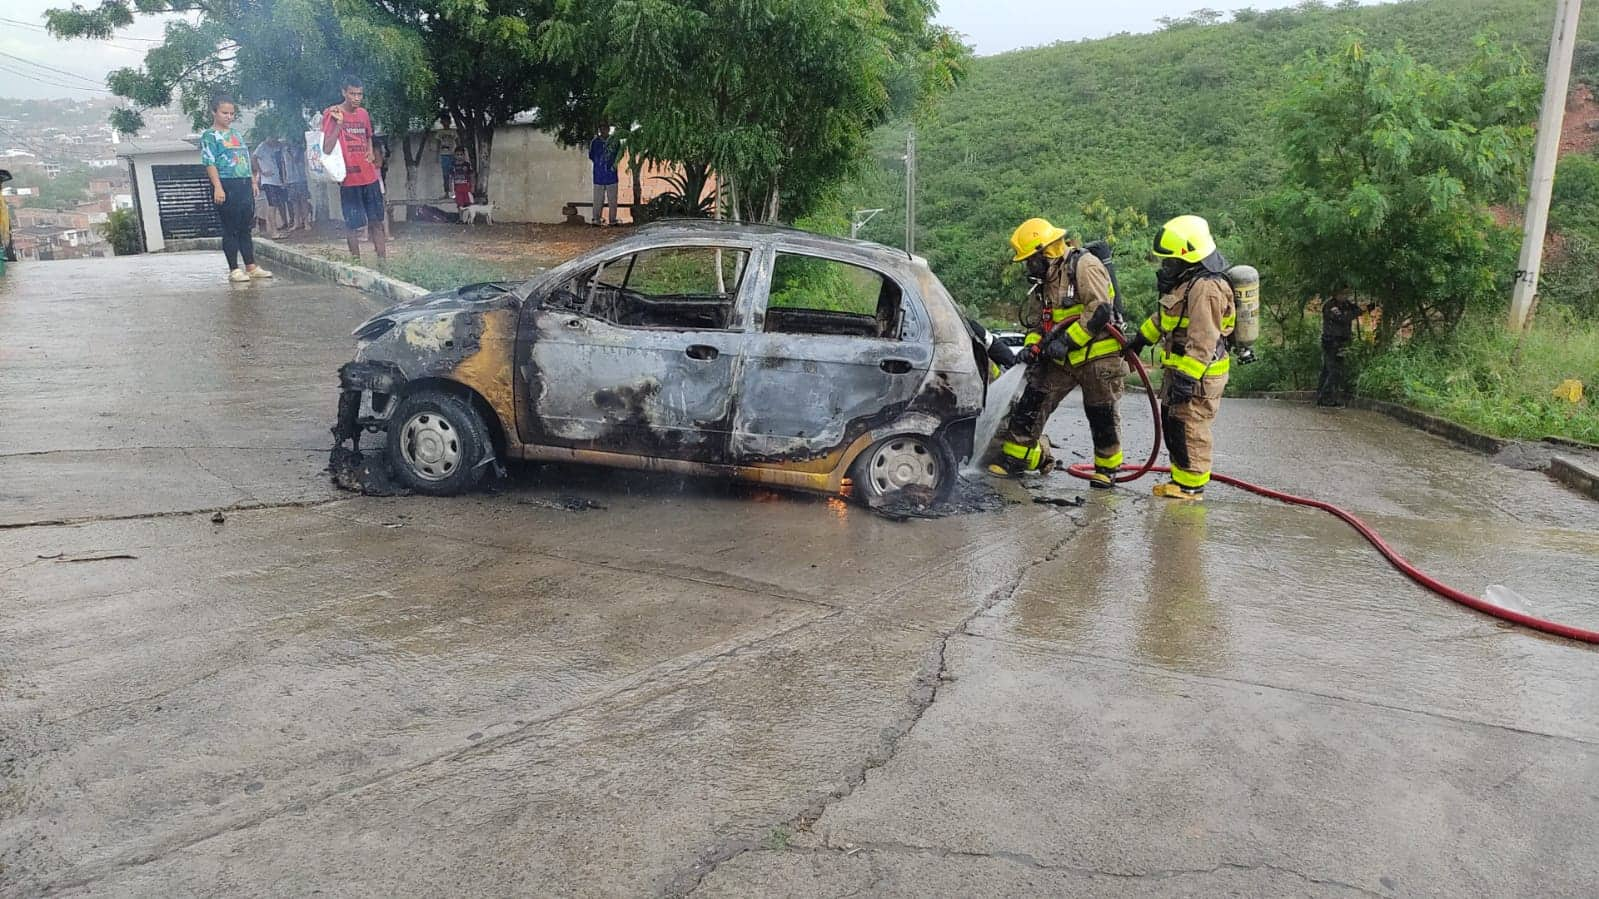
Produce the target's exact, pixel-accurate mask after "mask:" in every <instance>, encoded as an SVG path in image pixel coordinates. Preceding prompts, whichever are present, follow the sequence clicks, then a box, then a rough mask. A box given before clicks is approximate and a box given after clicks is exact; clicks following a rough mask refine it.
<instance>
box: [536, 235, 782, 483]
mask: <svg viewBox="0 0 1599 899" xmlns="http://www.w3.org/2000/svg"><path fill="white" fill-rule="evenodd" d="M750 250H751V247H750V246H749V245H738V244H694V245H676V244H673V245H666V246H656V247H646V248H643V249H630V250H628V251H626V252H620V251H619V252H617V253H616V254H614V255H611V256H608V257H605V258H603V259H602V260H600V261H599V262H598V263H597V264H596V265H594V266H592V267H590V266H582V267H580V268H579V269H578V270H577V271H576V272H574V273H573V274H572V275H570V276H569V277H565V278H562V279H561V280H560V281H558V282H557V283H556V284H554V285H552V286H550V287H548V288H547V289H546V292H545V294H544V296H542V297H537V298H535V299H536V300H537V302H535V303H533V304H532V308H531V310H530V312H529V313H528V316H529V320H528V322H527V325H526V326H525V327H524V328H523V339H521V340H519V341H518V349H517V352H518V356H519V364H520V366H521V368H522V370H521V371H520V372H519V381H521V382H522V384H523V385H524V394H525V399H524V400H523V402H522V403H521V406H522V409H521V412H522V414H521V415H519V420H518V427H519V429H520V430H521V431H522V438H523V440H524V441H526V442H528V443H532V444H535V445H544V446H558V447H573V448H578V449H588V450H600V451H605V452H615V453H627V454H632V455H640V456H651V457H658V458H666V459H681V460H686V461H692V462H726V461H727V451H728V440H729V433H730V430H731V427H732V420H733V409H734V403H733V384H734V377H735V372H736V371H737V368H738V364H739V358H740V356H741V354H742V352H743V348H744V342H745V340H746V338H747V335H746V334H745V322H746V321H747V319H748V303H747V302H745V301H744V300H743V299H742V298H743V296H744V291H745V286H744V282H745V281H746V280H747V278H746V277H745V276H746V273H747V270H748V268H749V266H748V262H749V258H750Z"/></svg>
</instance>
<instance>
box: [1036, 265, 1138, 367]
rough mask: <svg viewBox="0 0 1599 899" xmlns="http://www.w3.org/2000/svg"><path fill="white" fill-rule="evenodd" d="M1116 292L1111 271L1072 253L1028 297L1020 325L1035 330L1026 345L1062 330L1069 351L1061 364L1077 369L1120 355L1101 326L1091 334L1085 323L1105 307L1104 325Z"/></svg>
mask: <svg viewBox="0 0 1599 899" xmlns="http://www.w3.org/2000/svg"><path fill="white" fill-rule="evenodd" d="M1115 301H1116V289H1115V288H1114V287H1113V286H1112V285H1111V280H1110V270H1109V269H1107V268H1105V263H1103V262H1100V261H1099V258H1098V257H1096V256H1095V255H1094V254H1093V253H1089V252H1086V251H1084V250H1081V249H1073V250H1071V251H1070V252H1068V253H1067V254H1066V258H1065V260H1064V261H1063V262H1062V263H1061V264H1060V265H1058V266H1056V267H1055V269H1054V271H1052V272H1051V273H1050V276H1049V278H1048V279H1047V280H1045V281H1044V283H1043V284H1040V285H1039V286H1038V288H1037V289H1036V290H1034V291H1033V292H1032V293H1031V294H1029V295H1028V302H1029V304H1031V306H1030V308H1029V309H1028V310H1027V316H1026V317H1024V318H1023V324H1025V325H1027V326H1029V327H1032V324H1033V322H1040V323H1041V324H1040V325H1038V327H1037V329H1036V330H1033V331H1032V332H1031V333H1029V334H1028V335H1027V341H1026V342H1027V345H1028V346H1031V345H1032V344H1035V343H1038V342H1039V341H1040V340H1042V339H1043V336H1044V335H1043V332H1044V331H1051V332H1053V331H1056V330H1059V329H1064V336H1065V338H1066V340H1067V341H1068V343H1070V345H1071V349H1070V350H1069V351H1068V353H1067V355H1066V359H1065V361H1064V362H1061V361H1057V362H1056V364H1057V365H1061V364H1065V365H1070V366H1072V367H1073V368H1076V367H1077V366H1079V365H1082V364H1083V363H1085V362H1090V361H1092V360H1094V359H1103V358H1104V357H1106V356H1114V355H1116V354H1118V353H1120V352H1121V344H1119V343H1117V342H1116V338H1114V337H1111V336H1110V334H1109V332H1107V331H1106V330H1105V328H1104V327H1103V326H1101V327H1100V328H1098V329H1097V330H1094V331H1092V332H1091V331H1090V330H1089V328H1088V323H1089V321H1090V320H1091V319H1093V318H1094V315H1095V314H1096V313H1098V312H1099V310H1100V307H1105V309H1106V312H1105V313H1104V315H1105V316H1106V318H1105V319H1104V320H1105V321H1107V322H1108V321H1109V316H1110V314H1111V312H1113V311H1114V310H1115Z"/></svg>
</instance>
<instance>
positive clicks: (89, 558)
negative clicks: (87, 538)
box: [39, 553, 139, 562]
mask: <svg viewBox="0 0 1599 899" xmlns="http://www.w3.org/2000/svg"><path fill="white" fill-rule="evenodd" d="M39 558H40V559H48V560H51V561H55V562H109V561H111V560H113V559H137V558H139V557H138V556H136V555H134V554H132V553H103V554H99V555H75V556H69V555H67V554H66V553H56V554H55V555H53V556H39Z"/></svg>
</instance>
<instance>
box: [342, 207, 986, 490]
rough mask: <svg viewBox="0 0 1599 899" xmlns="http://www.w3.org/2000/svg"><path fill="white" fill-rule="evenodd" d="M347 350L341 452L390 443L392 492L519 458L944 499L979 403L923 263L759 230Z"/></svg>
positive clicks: (938, 287) (434, 298)
mask: <svg viewBox="0 0 1599 899" xmlns="http://www.w3.org/2000/svg"><path fill="white" fill-rule="evenodd" d="M353 336H354V337H355V339H356V340H357V342H358V348H357V350H356V354H355V360H354V361H353V362H350V363H347V364H346V365H344V366H343V367H342V368H341V369H340V370H339V382H340V388H341V393H340V397H339V410H338V422H337V424H336V425H335V427H334V434H335V436H336V438H337V444H338V447H339V448H338V449H336V452H338V451H340V450H341V449H342V450H343V451H344V452H348V451H349V450H348V449H343V448H344V447H345V446H346V445H348V446H349V448H353V449H355V450H356V451H357V452H359V449H360V440H361V437H362V435H363V434H364V433H366V432H372V433H378V432H381V433H383V434H384V439H385V441H386V442H385V444H384V453H385V455H386V460H387V463H388V466H389V468H390V470H391V471H392V474H393V476H394V478H395V479H396V480H397V481H398V482H399V483H400V484H401V485H403V486H404V487H406V488H409V489H411V490H414V491H416V492H419V493H425V494H434V495H447V494H457V493H461V492H463V491H466V490H469V489H471V488H472V487H474V486H475V485H476V484H477V483H478V482H479V481H480V479H481V478H482V477H483V475H484V474H485V472H486V471H487V470H488V469H489V468H490V467H491V466H493V465H494V464H495V463H496V462H497V460H500V459H522V460H535V461H559V462H582V463H590V464H595V465H605V466H612V467H618V468H633V469H646V470H656V471H671V472H682V473H692V474H708V475H720V476H724V477H732V478H737V479H741V480H748V481H755V482H760V483H764V484H770V485H775V486H782V487H791V488H799V489H804V490H812V491H822V492H829V493H836V492H841V491H844V490H845V486H846V484H850V485H852V486H851V487H850V489H849V491H848V492H851V493H852V494H853V495H855V496H857V497H860V498H864V499H867V500H875V499H881V498H886V497H889V496H892V495H896V494H900V495H908V494H902V492H903V491H910V490H915V491H920V492H922V493H925V494H926V495H928V496H930V497H932V498H934V499H938V498H942V497H943V496H945V495H947V492H948V491H949V489H950V488H951V487H952V485H953V484H954V482H955V479H956V477H957V469H958V463H959V460H962V459H964V458H966V457H967V456H969V455H970V454H971V451H972V440H973V431H974V427H975V423H976V417H977V415H978V413H979V412H980V411H981V409H982V403H983V397H984V391H985V383H984V377H985V376H984V371H985V370H986V366H983V367H979V365H978V353H979V352H980V350H979V348H976V347H974V344H973V341H972V338H971V335H970V334H969V333H968V331H967V330H966V325H965V319H964V318H963V317H962V316H961V315H960V313H959V311H958V310H957V308H956V306H955V304H954V303H953V302H952V301H951V299H950V297H949V294H948V293H947V292H946V291H945V290H944V287H943V285H942V284H940V283H939V281H938V279H937V278H936V277H934V275H933V273H932V272H931V271H930V270H929V269H928V267H927V264H926V262H925V261H924V260H922V259H919V258H915V257H912V256H909V255H907V254H906V253H904V252H902V251H898V250H893V249H890V248H887V247H883V246H880V245H877V244H872V243H867V242H864V241H856V240H844V239H837V238H830V237H823V236H819V235H815V234H810V233H806V232H802V231H792V230H786V229H782V228H776V227H765V226H749V225H738V224H724V223H715V222H695V223H663V224H656V225H651V226H647V227H644V228H641V229H639V230H638V231H637V232H635V233H634V234H632V235H630V236H629V237H626V238H624V239H622V240H620V241H618V242H616V243H613V244H610V245H608V246H605V247H603V248H601V249H598V250H595V251H593V252H591V253H589V254H587V255H584V256H581V257H579V258H576V259H573V260H571V261H569V262H567V263H565V264H563V265H560V266H558V267H556V268H554V269H551V270H549V271H547V272H544V273H542V274H539V275H537V276H535V277H533V278H531V279H530V280H528V281H526V282H523V283H514V284H513V283H496V284H475V285H471V286H468V287H463V288H461V289H459V290H456V291H451V292H447V293H438V294H430V295H428V296H424V297H420V298H417V299H414V300H410V301H407V302H403V303H401V304H399V305H397V306H394V307H393V308H391V309H389V310H387V311H385V312H383V313H382V314H380V315H378V316H376V317H374V318H372V319H371V320H369V321H367V322H366V323H364V324H362V325H361V326H360V327H359V328H357V329H356V331H355V332H354V335H353Z"/></svg>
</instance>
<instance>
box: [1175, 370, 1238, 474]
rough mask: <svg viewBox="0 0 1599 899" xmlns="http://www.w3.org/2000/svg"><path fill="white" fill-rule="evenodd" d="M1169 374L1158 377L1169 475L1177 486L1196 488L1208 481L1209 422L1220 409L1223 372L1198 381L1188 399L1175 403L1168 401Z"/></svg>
mask: <svg viewBox="0 0 1599 899" xmlns="http://www.w3.org/2000/svg"><path fill="white" fill-rule="evenodd" d="M1170 385H1171V378H1170V377H1165V378H1163V379H1162V381H1161V395H1160V399H1161V404H1160V427H1161V430H1162V431H1163V432H1164V433H1165V435H1166V452H1167V455H1169V456H1170V457H1171V479H1172V481H1173V482H1175V483H1176V484H1177V486H1179V487H1187V488H1188V489H1190V490H1196V489H1199V488H1202V487H1204V486H1205V485H1206V484H1208V483H1210V461H1211V450H1212V448H1213V447H1214V444H1213V443H1212V442H1211V435H1210V424H1211V422H1212V421H1214V420H1215V419H1216V412H1217V410H1219V409H1221V394H1222V391H1223V390H1225V389H1226V387H1227V376H1226V375H1213V376H1211V377H1208V378H1205V379H1204V380H1203V381H1200V383H1199V389H1198V390H1196V391H1195V392H1194V396H1193V398H1191V399H1188V400H1185V401H1184V402H1182V403H1178V404H1177V405H1175V406H1174V405H1172V404H1171V403H1170V402H1169V398H1170V396H1171V390H1170Z"/></svg>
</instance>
